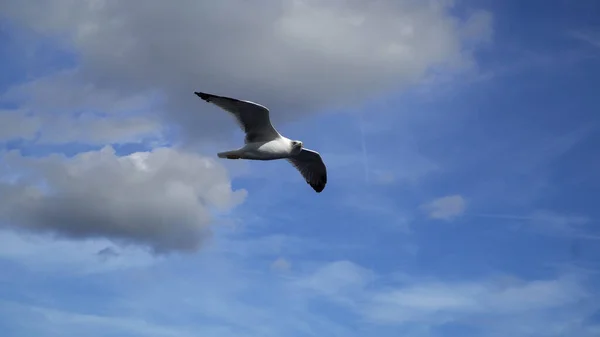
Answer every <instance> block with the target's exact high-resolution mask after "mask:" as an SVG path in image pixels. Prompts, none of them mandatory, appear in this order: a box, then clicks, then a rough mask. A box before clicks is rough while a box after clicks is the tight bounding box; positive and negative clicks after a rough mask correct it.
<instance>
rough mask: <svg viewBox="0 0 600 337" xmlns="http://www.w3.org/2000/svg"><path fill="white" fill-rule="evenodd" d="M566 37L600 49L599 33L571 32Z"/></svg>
mask: <svg viewBox="0 0 600 337" xmlns="http://www.w3.org/2000/svg"><path fill="white" fill-rule="evenodd" d="M568 35H569V36H570V37H572V38H574V39H576V40H579V41H582V42H585V43H588V44H590V45H591V46H593V47H596V48H600V32H598V31H571V32H569V33H568Z"/></svg>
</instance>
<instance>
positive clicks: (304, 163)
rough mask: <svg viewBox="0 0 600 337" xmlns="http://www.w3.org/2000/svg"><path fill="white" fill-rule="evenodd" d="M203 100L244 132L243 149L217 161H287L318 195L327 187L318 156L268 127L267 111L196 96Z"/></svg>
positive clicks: (200, 94) (245, 103)
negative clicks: (221, 110)
mask: <svg viewBox="0 0 600 337" xmlns="http://www.w3.org/2000/svg"><path fill="white" fill-rule="evenodd" d="M195 94H196V95H197V96H198V97H200V98H202V99H203V100H205V101H207V102H209V103H213V104H215V105H217V106H218V107H220V108H221V109H223V110H225V111H228V112H230V113H231V114H232V115H234V117H235V118H236V120H237V122H238V124H239V125H240V127H241V128H242V130H243V131H244V132H245V134H246V136H245V139H244V143H245V144H244V146H243V147H241V148H239V149H236V150H231V151H225V152H219V153H218V154H217V155H218V157H219V158H227V159H247V160H263V161H265V160H276V159H286V160H287V161H289V162H290V163H291V164H292V165H293V166H294V167H295V168H296V169H297V170H298V171H299V172H300V173H301V174H302V176H303V177H304V179H305V180H306V182H307V183H308V184H309V185H310V186H311V187H312V188H313V189H314V190H315V191H316V192H317V193H320V192H321V191H323V189H324V188H325V185H326V184H327V169H326V167H325V164H324V163H323V160H322V159H321V155H320V154H319V153H318V152H315V151H312V150H309V149H306V148H304V147H303V144H302V142H301V141H297V140H291V139H289V138H287V137H284V136H282V135H281V134H279V132H277V130H275V128H274V127H273V125H271V120H270V118H269V110H268V109H267V108H266V107H264V106H262V105H260V104H257V103H254V102H250V101H243V100H238V99H235V98H229V97H223V96H217V95H212V94H207V93H203V92H195Z"/></svg>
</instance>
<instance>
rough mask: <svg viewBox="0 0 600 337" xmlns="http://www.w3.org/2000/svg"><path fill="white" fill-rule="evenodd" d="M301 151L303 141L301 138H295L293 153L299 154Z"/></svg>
mask: <svg viewBox="0 0 600 337" xmlns="http://www.w3.org/2000/svg"><path fill="white" fill-rule="evenodd" d="M300 151H302V142H301V141H299V140H293V141H292V153H293V154H298V153H300Z"/></svg>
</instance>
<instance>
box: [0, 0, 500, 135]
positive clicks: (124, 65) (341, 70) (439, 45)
mask: <svg viewBox="0 0 600 337" xmlns="http://www.w3.org/2000/svg"><path fill="white" fill-rule="evenodd" d="M142 3H143V6H141V4H142ZM453 10H454V8H453V5H452V2H448V1H428V2H415V1H381V0H380V1H374V2H369V4H368V5H367V4H366V3H365V2H363V1H357V0H352V1H340V0H335V1H327V2H323V1H316V0H293V1H292V0H289V1H288V0H278V1H274V2H270V1H264V2H259V3H248V2H246V1H242V0H223V1H216V2H215V1H209V2H198V1H191V0H186V1H181V2H177V3H170V2H164V1H161V0H149V1H143V2H141V1H137V2H136V1H127V2H122V1H105V2H97V1H92V0H87V1H77V2H74V1H69V0H59V1H54V2H52V3H49V2H46V1H41V0H40V1H35V0H34V1H29V2H26V3H25V2H22V1H16V0H14V1H12V0H9V1H3V2H2V5H0V13H2V15H3V16H4V17H5V18H7V19H8V20H10V21H11V22H14V23H16V26H17V27H21V28H26V29H32V30H33V31H35V32H37V33H38V34H40V35H41V36H44V37H49V38H57V37H60V40H59V41H60V42H61V43H62V45H63V46H65V48H69V49H72V51H73V52H74V53H75V54H76V55H77V58H78V60H79V61H80V63H79V64H78V66H77V67H75V68H72V69H69V70H68V71H67V72H66V73H65V72H61V73H59V74H56V75H55V74H52V75H49V76H48V77H45V78H43V79H41V80H40V79H38V80H36V81H35V85H33V86H32V85H30V84H25V87H27V89H26V90H20V94H19V95H13V94H11V95H8V96H7V98H6V99H15V96H16V97H19V98H20V99H21V100H22V101H23V100H25V101H29V102H30V103H31V104H33V108H35V107H49V106H55V107H56V106H60V107H62V109H63V113H64V112H66V111H68V110H69V109H74V108H75V107H77V108H81V107H86V108H89V107H97V106H110V105H111V103H112V102H114V101H122V100H127V99H128V98H129V97H137V96H139V95H142V94H145V93H147V92H154V93H155V95H154V96H155V97H160V101H161V107H162V110H161V111H162V114H161V116H162V117H163V118H164V120H165V121H166V122H167V124H169V123H175V124H176V125H178V126H181V127H182V128H183V131H184V132H185V134H186V135H187V136H188V138H191V139H200V138H203V137H204V138H206V137H208V136H210V137H214V136H217V135H219V134H220V132H218V131H221V130H223V129H224V128H227V129H232V128H231V121H230V120H229V119H227V117H226V116H224V114H220V113H218V112H216V110H214V111H211V110H210V109H211V108H210V107H208V106H206V105H203V104H202V102H200V101H199V100H198V99H197V97H195V96H194V95H193V94H192V93H193V91H194V90H205V91H209V92H214V93H218V94H223V95H230V96H234V97H239V98H244V99H250V100H253V101H257V102H260V103H262V104H264V105H266V106H268V107H270V108H272V110H274V111H277V113H275V114H274V117H273V118H274V119H275V122H277V121H282V120H287V119H294V118H297V117H298V116H299V114H300V113H312V112H316V111H318V110H321V109H323V108H325V107H330V106H339V105H346V104H352V103H356V102H361V101H362V100H364V99H366V98H368V97H371V96H373V95H377V94H379V93H381V92H383V91H387V90H393V89H396V88H401V87H403V86H405V85H409V84H411V83H415V82H416V81H418V80H419V79H420V78H421V77H422V76H423V75H424V74H425V73H426V72H427V70H428V69H430V68H431V67H440V66H442V67H443V66H447V67H450V68H452V69H457V68H461V67H464V66H465V65H468V64H471V63H472V58H471V51H472V49H473V48H475V47H476V46H477V45H478V42H479V41H484V40H487V39H488V38H489V34H490V33H489V32H490V29H491V28H490V27H489V25H490V24H491V20H490V19H489V18H490V14H489V13H487V12H484V11H475V12H474V13H472V14H471V16H468V17H467V18H466V19H465V20H464V21H461V20H460V19H458V18H457V17H456V16H454V15H453V14H452V11H453ZM64 13H71V14H70V15H64ZM223 18H226V22H227V24H223V22H224V21H223ZM467 44H468V45H467ZM49 91H51V92H53V94H51V95H49V94H47V93H48V92H49ZM66 97H74V98H75V99H73V100H70V99H66ZM57 101H59V103H56V102H57ZM162 103H164V104H162ZM215 109H216V108H215ZM202 110H206V112H203V111H202Z"/></svg>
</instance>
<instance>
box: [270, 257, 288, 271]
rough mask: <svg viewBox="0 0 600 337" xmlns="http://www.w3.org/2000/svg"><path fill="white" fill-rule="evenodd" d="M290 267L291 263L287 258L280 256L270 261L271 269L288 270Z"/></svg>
mask: <svg viewBox="0 0 600 337" xmlns="http://www.w3.org/2000/svg"><path fill="white" fill-rule="evenodd" d="M291 268H292V263H291V262H290V261H288V260H287V259H285V258H283V257H280V258H277V260H275V261H273V263H271V269H273V270H276V271H288V270H290V269H291Z"/></svg>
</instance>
